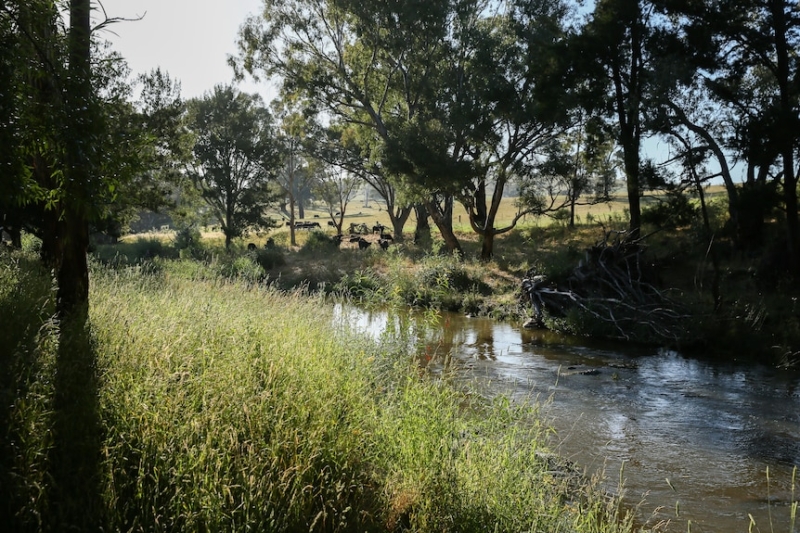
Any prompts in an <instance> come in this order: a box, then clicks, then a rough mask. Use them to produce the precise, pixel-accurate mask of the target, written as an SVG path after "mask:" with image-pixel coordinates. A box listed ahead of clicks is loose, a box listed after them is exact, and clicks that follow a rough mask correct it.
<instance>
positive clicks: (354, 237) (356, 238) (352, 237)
mask: <svg viewBox="0 0 800 533" xmlns="http://www.w3.org/2000/svg"><path fill="white" fill-rule="evenodd" d="M360 240H361V237H359V236H358V235H350V242H358V241H360Z"/></svg>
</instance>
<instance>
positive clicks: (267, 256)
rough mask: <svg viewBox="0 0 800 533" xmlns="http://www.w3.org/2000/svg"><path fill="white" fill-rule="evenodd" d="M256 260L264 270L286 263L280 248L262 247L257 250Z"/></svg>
mask: <svg viewBox="0 0 800 533" xmlns="http://www.w3.org/2000/svg"><path fill="white" fill-rule="evenodd" d="M255 260H256V263H258V265H259V266H260V267H261V268H263V269H264V270H272V269H273V268H276V267H280V266H283V265H285V264H286V258H285V257H284V256H283V252H282V251H281V250H280V249H278V248H272V249H269V248H260V249H257V250H255Z"/></svg>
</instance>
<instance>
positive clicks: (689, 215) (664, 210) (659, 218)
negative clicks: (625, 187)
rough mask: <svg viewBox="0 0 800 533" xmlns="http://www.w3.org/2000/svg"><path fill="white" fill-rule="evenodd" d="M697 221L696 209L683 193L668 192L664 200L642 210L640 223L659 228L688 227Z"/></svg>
mask: <svg viewBox="0 0 800 533" xmlns="http://www.w3.org/2000/svg"><path fill="white" fill-rule="evenodd" d="M696 219H697V207H695V206H694V205H693V204H692V202H691V200H690V199H689V198H688V197H687V196H686V195H685V194H683V193H681V192H677V191H670V192H668V193H667V196H666V200H661V201H659V202H658V203H657V204H656V205H653V206H651V207H646V208H644V209H642V222H643V223H644V224H652V225H654V226H657V227H659V228H666V227H671V228H676V227H680V226H688V225H690V224H692V223H693V222H694V221H695V220H696Z"/></svg>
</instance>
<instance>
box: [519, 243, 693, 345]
mask: <svg viewBox="0 0 800 533" xmlns="http://www.w3.org/2000/svg"><path fill="white" fill-rule="evenodd" d="M646 237H647V236H644V237H640V238H632V237H631V234H630V233H629V232H626V231H608V232H605V233H604V237H603V239H602V240H600V241H598V242H597V243H595V244H594V246H592V247H590V248H589V249H588V250H587V251H586V254H585V257H584V259H583V260H581V261H580V263H579V264H578V265H577V266H576V267H575V268H574V269H573V270H572V272H571V274H570V276H569V277H568V278H567V279H566V281H565V282H563V283H561V284H559V285H555V284H553V283H548V282H547V280H546V279H545V277H544V276H541V275H537V273H536V272H535V271H528V273H527V274H526V275H525V279H523V280H522V293H523V296H524V297H525V299H526V300H528V301H529V302H530V304H531V306H532V307H533V310H534V317H533V319H531V320H530V321H529V322H528V323H526V325H530V326H539V327H542V326H543V325H544V313H545V311H546V312H547V313H548V314H549V315H551V316H564V315H566V314H567V313H568V312H571V311H577V312H578V313H581V314H584V315H586V316H588V317H590V319H593V320H594V321H595V322H596V323H597V324H598V325H605V328H604V329H605V333H604V334H603V336H606V337H609V338H618V339H625V340H634V341H656V342H667V343H674V342H678V341H680V340H681V339H682V338H683V337H684V336H685V331H684V327H685V325H686V320H687V319H688V318H689V315H688V313H686V312H685V311H684V310H683V309H682V308H681V306H680V305H679V303H678V302H676V301H673V300H672V299H670V298H669V297H668V296H667V294H666V293H667V292H669V291H668V290H664V289H659V288H657V286H656V285H657V276H656V275H655V269H654V268H653V265H651V264H649V263H648V262H647V261H646V260H645V258H644V253H645V250H646V247H645V245H644V242H643V241H644V239H645V238H646Z"/></svg>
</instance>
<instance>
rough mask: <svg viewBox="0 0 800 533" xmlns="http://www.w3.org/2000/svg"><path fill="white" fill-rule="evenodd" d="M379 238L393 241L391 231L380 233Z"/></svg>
mask: <svg viewBox="0 0 800 533" xmlns="http://www.w3.org/2000/svg"><path fill="white" fill-rule="evenodd" d="M381 239H383V240H384V241H393V240H394V237H392V234H391V233H381Z"/></svg>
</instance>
